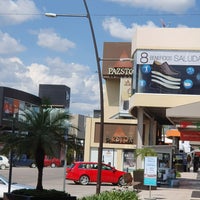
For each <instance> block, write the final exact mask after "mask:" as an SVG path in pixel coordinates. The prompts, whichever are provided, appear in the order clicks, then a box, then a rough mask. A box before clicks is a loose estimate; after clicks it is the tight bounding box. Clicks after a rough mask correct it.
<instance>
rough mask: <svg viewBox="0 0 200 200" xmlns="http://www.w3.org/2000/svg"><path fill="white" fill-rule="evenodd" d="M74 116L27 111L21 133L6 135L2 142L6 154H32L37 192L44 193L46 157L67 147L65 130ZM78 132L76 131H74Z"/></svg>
mask: <svg viewBox="0 0 200 200" xmlns="http://www.w3.org/2000/svg"><path fill="white" fill-rule="evenodd" d="M70 118H71V115H70V114H69V113H67V112H61V111H59V112H58V111H57V112H55V109H51V108H48V107H45V108H41V109H40V110H39V111H35V110H30V109H29V110H26V111H24V112H23V114H22V115H21V116H20V119H21V120H20V121H19V125H18V129H19V130H18V131H16V133H15V134H12V133H6V134H4V135H5V137H4V136H3V137H0V141H4V142H6V144H8V145H5V146H4V148H3V149H2V151H3V152H6V151H8V150H9V149H12V150H14V152H17V153H24V152H27V153H29V154H30V155H31V156H32V157H33V158H34V159H35V162H36V165H37V169H38V179H37V186H36V189H38V190H43V185H42V178H43V168H44V158H45V155H53V154H54V153H55V152H54V150H55V147H57V146H62V145H64V144H65V143H66V130H67V128H69V126H70V124H69V123H67V122H69V119H70ZM72 128H75V127H72Z"/></svg>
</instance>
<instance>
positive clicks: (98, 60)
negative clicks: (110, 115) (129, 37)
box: [45, 0, 104, 194]
mask: <svg viewBox="0 0 200 200" xmlns="http://www.w3.org/2000/svg"><path fill="white" fill-rule="evenodd" d="M83 3H84V7H85V10H86V13H87V14H86V15H76V14H55V13H45V15H46V16H47V17H86V18H87V19H88V21H89V25H90V31H91V34H92V40H93V45H94V50H95V57H96V64H97V72H98V78H99V95H100V111H101V118H100V134H99V147H98V175H97V186H96V194H99V193H100V191H101V168H102V152H103V136H104V98H103V83H102V72H101V66H100V58H99V54H98V48H97V43H96V38H95V33H94V28H93V24H92V20H91V16H90V12H89V9H88V6H87V2H86V0H83Z"/></svg>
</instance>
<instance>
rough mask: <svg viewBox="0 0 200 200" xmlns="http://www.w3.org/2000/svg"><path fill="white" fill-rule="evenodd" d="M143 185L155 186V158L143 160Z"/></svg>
mask: <svg viewBox="0 0 200 200" xmlns="http://www.w3.org/2000/svg"><path fill="white" fill-rule="evenodd" d="M144 185H149V186H157V157H155V156H147V157H145V158H144Z"/></svg>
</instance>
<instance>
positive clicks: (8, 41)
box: [0, 31, 25, 54]
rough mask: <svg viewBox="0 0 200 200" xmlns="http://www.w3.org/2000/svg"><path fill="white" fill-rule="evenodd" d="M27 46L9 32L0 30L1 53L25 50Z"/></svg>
mask: <svg viewBox="0 0 200 200" xmlns="http://www.w3.org/2000/svg"><path fill="white" fill-rule="evenodd" d="M24 50H25V47H24V46H23V45H21V44H20V42H19V41H17V40H16V39H15V38H13V37H11V36H10V35H9V34H8V33H3V32H1V31H0V54H12V53H18V52H21V51H24Z"/></svg>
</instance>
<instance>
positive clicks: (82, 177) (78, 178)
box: [66, 162, 126, 185]
mask: <svg viewBox="0 0 200 200" xmlns="http://www.w3.org/2000/svg"><path fill="white" fill-rule="evenodd" d="M125 173H126V172H124V171H119V170H117V169H115V168H114V167H111V166H110V165H107V164H104V163H102V171H101V182H104V183H112V184H114V185H117V184H119V185H124V179H123V175H124V174H125ZM97 175H98V163H97V162H74V163H73V164H72V165H71V166H70V167H69V168H67V169H66V179H68V180H72V181H74V182H75V183H80V184H82V185H87V184H88V183H90V182H97Z"/></svg>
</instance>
